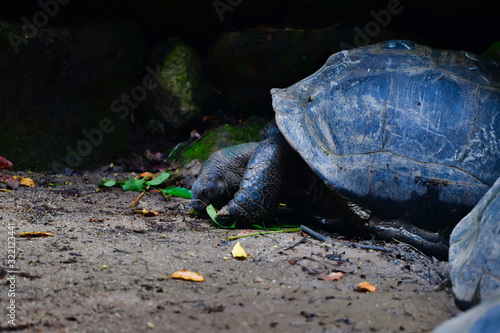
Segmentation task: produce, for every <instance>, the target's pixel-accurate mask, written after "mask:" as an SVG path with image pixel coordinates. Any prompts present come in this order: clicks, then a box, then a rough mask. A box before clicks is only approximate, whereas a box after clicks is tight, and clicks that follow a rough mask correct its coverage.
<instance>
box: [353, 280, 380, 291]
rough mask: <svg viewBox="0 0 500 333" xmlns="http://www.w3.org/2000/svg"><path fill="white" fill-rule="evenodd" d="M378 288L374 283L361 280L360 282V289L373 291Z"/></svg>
mask: <svg viewBox="0 0 500 333" xmlns="http://www.w3.org/2000/svg"><path fill="white" fill-rule="evenodd" d="M375 290H377V288H376V287H375V286H374V285H373V284H369V283H368V282H366V281H363V282H361V283H360V284H358V291H369V292H371V293H373V292H375Z"/></svg>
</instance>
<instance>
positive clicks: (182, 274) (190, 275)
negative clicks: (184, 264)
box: [170, 270, 205, 282]
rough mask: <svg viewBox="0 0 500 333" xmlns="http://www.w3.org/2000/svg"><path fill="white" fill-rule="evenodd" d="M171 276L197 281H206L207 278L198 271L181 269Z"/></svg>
mask: <svg viewBox="0 0 500 333" xmlns="http://www.w3.org/2000/svg"><path fill="white" fill-rule="evenodd" d="M170 277H172V278H174V279H182V280H187V281H196V282H203V281H205V278H204V277H203V276H201V274H199V273H196V272H191V271H186V270H180V271H177V272H173V273H172V275H170Z"/></svg>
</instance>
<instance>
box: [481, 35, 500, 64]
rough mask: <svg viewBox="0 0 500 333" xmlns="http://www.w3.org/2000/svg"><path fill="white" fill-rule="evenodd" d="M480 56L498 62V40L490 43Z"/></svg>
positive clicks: (499, 55) (499, 62)
mask: <svg viewBox="0 0 500 333" xmlns="http://www.w3.org/2000/svg"><path fill="white" fill-rule="evenodd" d="M482 57H483V58H486V59H488V60H493V61H495V62H496V63H498V64H500V40H499V41H497V42H495V43H493V44H491V45H490V47H488V49H487V50H486V51H485V52H484V53H483V54H482Z"/></svg>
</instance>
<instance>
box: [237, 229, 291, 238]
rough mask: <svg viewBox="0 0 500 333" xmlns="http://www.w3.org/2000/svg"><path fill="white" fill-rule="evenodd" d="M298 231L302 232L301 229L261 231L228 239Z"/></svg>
mask: <svg viewBox="0 0 500 333" xmlns="http://www.w3.org/2000/svg"><path fill="white" fill-rule="evenodd" d="M297 231H300V228H289V229H281V230H270V231H260V232H253V233H251V234H246V235H240V236H229V237H227V240H233V239H238V238H244V237H250V236H259V235H265V234H277V233H283V232H297Z"/></svg>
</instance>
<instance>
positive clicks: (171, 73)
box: [160, 42, 201, 111]
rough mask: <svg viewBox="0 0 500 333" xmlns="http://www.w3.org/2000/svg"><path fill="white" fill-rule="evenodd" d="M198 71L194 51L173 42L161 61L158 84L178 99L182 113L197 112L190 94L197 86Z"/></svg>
mask: <svg viewBox="0 0 500 333" xmlns="http://www.w3.org/2000/svg"><path fill="white" fill-rule="evenodd" d="M200 70H201V65H199V63H198V62H197V59H196V55H195V54H194V51H193V50H192V49H191V48H189V47H188V46H187V45H185V44H183V43H181V42H174V43H173V46H172V48H171V50H170V51H169V52H168V53H167V54H166V57H165V59H164V60H163V66H162V68H161V73H160V78H161V79H160V84H161V85H162V87H163V88H164V89H165V90H166V91H170V92H172V94H173V95H174V96H177V97H178V98H179V103H180V108H181V110H183V111H194V110H197V105H196V103H194V101H193V100H194V98H193V95H192V94H193V90H195V89H196V88H197V85H198V84H199V82H198V81H197V78H198V76H199V75H198V72H199V71H200Z"/></svg>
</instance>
